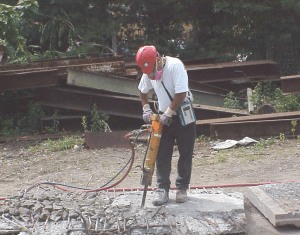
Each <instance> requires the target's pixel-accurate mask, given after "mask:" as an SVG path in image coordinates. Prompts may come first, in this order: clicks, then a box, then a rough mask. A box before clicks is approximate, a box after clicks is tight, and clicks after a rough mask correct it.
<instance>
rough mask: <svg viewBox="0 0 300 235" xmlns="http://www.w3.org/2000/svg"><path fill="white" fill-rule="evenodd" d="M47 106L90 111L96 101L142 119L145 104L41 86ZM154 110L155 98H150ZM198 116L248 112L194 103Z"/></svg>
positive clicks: (118, 113)
mask: <svg viewBox="0 0 300 235" xmlns="http://www.w3.org/2000/svg"><path fill="white" fill-rule="evenodd" d="M37 99H38V100H40V102H41V104H42V105H43V106H47V107H52V108H58V109H69V110H77V111H84V112H87V113H90V112H91V110H92V106H93V104H96V105H97V108H98V111H99V112H101V113H106V114H109V115H115V116H122V117H129V118H136V119H141V118H142V105H141V102H140V99H139V98H137V97H136V98H133V97H125V96H120V95H119V96H117V95H107V94H106V95H105V94H101V93H99V92H97V91H95V90H81V89H71V88H55V89H41V90H40V91H39V92H38V94H37ZM150 105H151V107H152V108H153V110H154V101H151V100H150ZM194 108H195V114H196V117H197V119H207V118H221V117H230V116H232V115H247V114H246V113H244V112H239V111H235V110H231V109H225V108H217V107H211V106H205V105H198V104H195V105H194Z"/></svg>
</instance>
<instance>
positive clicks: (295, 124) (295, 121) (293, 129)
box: [291, 120, 297, 138]
mask: <svg viewBox="0 0 300 235" xmlns="http://www.w3.org/2000/svg"><path fill="white" fill-rule="evenodd" d="M291 123H292V126H293V127H292V129H291V131H292V132H293V138H295V131H296V126H297V120H292V121H291Z"/></svg>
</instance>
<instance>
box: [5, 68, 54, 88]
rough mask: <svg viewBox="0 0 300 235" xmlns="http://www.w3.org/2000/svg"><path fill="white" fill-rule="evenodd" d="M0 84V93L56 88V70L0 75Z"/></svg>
mask: <svg viewBox="0 0 300 235" xmlns="http://www.w3.org/2000/svg"><path fill="white" fill-rule="evenodd" d="M0 84H1V85H0V90H1V91H4V90H20V89H28V88H39V87H48V86H57V85H58V79H57V70H56V69H54V70H44V71H36V72H23V73H15V74H11V75H0Z"/></svg>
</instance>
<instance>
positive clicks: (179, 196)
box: [176, 189, 188, 203]
mask: <svg viewBox="0 0 300 235" xmlns="http://www.w3.org/2000/svg"><path fill="white" fill-rule="evenodd" d="M187 200H188V197H187V190H186V189H181V190H180V189H177V192H176V202H177V203H182V202H186V201H187Z"/></svg>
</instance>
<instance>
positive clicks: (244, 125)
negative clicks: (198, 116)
mask: <svg viewBox="0 0 300 235" xmlns="http://www.w3.org/2000/svg"><path fill="white" fill-rule="evenodd" d="M292 120H297V121H298V122H299V121H300V118H296V119H277V120H262V121H246V122H229V123H215V124H212V125H210V138H211V139H223V140H225V139H235V140H239V139H242V138H244V137H246V136H247V137H250V138H267V137H272V136H273V137H275V136H279V135H280V133H282V134H284V135H285V136H292V135H293V134H295V135H299V134H300V129H297V128H296V131H295V133H292V131H291V129H292V127H293V126H292V124H291V122H292Z"/></svg>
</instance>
